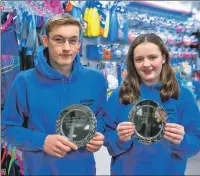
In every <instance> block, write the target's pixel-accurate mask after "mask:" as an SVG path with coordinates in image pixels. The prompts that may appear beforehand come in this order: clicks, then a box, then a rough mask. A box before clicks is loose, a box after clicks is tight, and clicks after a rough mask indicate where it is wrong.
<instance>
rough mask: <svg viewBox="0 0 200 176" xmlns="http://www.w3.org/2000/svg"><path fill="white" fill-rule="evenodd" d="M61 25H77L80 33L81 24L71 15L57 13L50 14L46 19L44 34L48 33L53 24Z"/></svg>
mask: <svg viewBox="0 0 200 176" xmlns="http://www.w3.org/2000/svg"><path fill="white" fill-rule="evenodd" d="M61 25H75V26H78V27H79V30H80V34H81V29H82V28H81V24H80V22H79V21H78V20H77V19H76V18H74V17H72V16H71V15H69V14H67V13H62V14H57V15H55V16H52V17H51V18H50V19H48V21H47V22H46V35H47V36H48V35H49V32H51V30H52V29H53V28H54V27H55V26H61Z"/></svg>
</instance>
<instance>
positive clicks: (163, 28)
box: [0, 0, 200, 175]
mask: <svg viewBox="0 0 200 176" xmlns="http://www.w3.org/2000/svg"><path fill="white" fill-rule="evenodd" d="M154 2H155V1H154ZM184 5H185V6H186V5H189V3H188V4H187V3H186V2H185V4H183V6H184ZM190 5H191V8H190V9H189V8H188V9H187V8H185V9H187V10H183V9H181V8H180V9H179V8H178V7H176V8H172V7H167V6H166V4H165V7H163V6H162V5H160V4H155V3H152V2H150V1H142V2H139V1H131V2H129V1H59V0H43V1H30V0H26V1H2V2H1V5H0V9H1V12H2V13H1V24H2V27H1V45H2V47H1V85H2V86H1V87H2V89H1V99H2V101H1V109H2V110H3V107H4V105H5V103H6V97H7V94H8V90H9V88H10V86H11V84H12V83H13V81H14V79H15V77H16V75H17V74H18V73H19V72H20V71H23V70H26V69H30V68H33V67H34V55H35V52H36V50H37V48H38V47H39V46H40V45H42V41H41V37H42V35H44V34H45V22H46V21H47V19H48V18H49V17H51V16H53V15H55V14H58V13H69V14H71V15H72V16H74V17H76V18H77V19H79V20H80V22H81V24H82V27H83V32H82V34H81V38H82V45H81V49H80V56H81V61H82V63H83V64H84V65H85V66H87V67H93V68H97V69H99V70H101V71H102V73H103V74H104V76H105V78H106V80H107V83H108V93H109V92H110V91H112V90H113V89H115V88H116V87H118V86H119V85H120V84H121V82H122V81H123V79H124V77H125V76H126V66H125V60H126V55H127V52H128V48H129V46H130V44H131V42H133V41H134V39H135V38H136V37H137V36H138V35H140V34H143V33H149V32H151V33H152V32H153V33H156V34H158V35H159V36H160V37H161V38H162V39H163V40H164V41H165V43H166V45H167V47H168V49H169V52H170V55H171V65H172V66H173V68H174V70H175V71H176V73H177V78H178V79H179V81H180V82H181V84H184V85H186V86H187V87H188V88H190V90H191V91H192V92H193V94H194V96H195V98H196V99H197V100H200V21H199V19H200V18H199V19H198V18H197V17H196V16H197V14H199V13H200V12H198V10H199V9H198V8H196V9H197V12H196V13H194V12H192V11H191V9H193V8H194V4H190ZM192 5H193V6H192ZM198 6H200V4H195V7H198ZM1 151H2V156H1V166H2V170H1V173H2V175H6V174H7V175H23V164H22V157H21V152H20V149H16V148H13V146H10V145H7V144H5V143H2V146H1Z"/></svg>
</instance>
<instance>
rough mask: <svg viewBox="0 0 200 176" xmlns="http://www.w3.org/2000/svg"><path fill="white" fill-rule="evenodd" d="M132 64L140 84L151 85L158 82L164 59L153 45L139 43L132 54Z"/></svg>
mask: <svg viewBox="0 0 200 176" xmlns="http://www.w3.org/2000/svg"><path fill="white" fill-rule="evenodd" d="M133 55H134V58H133V62H134V65H135V68H136V70H137V73H138V74H139V76H140V78H141V80H142V82H144V83H145V84H147V85H153V84H156V83H158V82H160V74H161V71H162V66H163V64H164V63H165V58H164V57H163V56H162V53H161V51H160V49H159V47H158V46H157V45H156V44H154V43H149V42H145V43H141V44H139V45H138V46H137V47H136V48H135V50H134V52H133Z"/></svg>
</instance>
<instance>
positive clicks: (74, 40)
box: [69, 39, 78, 44]
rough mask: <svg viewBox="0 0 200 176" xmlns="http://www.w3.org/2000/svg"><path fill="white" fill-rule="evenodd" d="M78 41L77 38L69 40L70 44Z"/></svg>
mask: <svg viewBox="0 0 200 176" xmlns="http://www.w3.org/2000/svg"><path fill="white" fill-rule="evenodd" d="M77 42H78V40H76V39H70V40H69V43H70V44H76V43H77Z"/></svg>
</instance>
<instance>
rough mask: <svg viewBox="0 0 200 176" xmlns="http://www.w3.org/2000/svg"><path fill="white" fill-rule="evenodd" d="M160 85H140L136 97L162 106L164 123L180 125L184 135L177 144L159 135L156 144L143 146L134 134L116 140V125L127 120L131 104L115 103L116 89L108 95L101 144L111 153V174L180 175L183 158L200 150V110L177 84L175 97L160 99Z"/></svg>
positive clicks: (185, 160)
mask: <svg viewBox="0 0 200 176" xmlns="http://www.w3.org/2000/svg"><path fill="white" fill-rule="evenodd" d="M160 86H161V85H160V84H156V85H153V86H147V85H145V84H143V83H142V84H141V87H140V92H141V96H140V99H141V100H143V99H149V100H153V101H156V102H158V103H160V104H161V106H162V107H164V108H165V110H166V112H167V116H168V118H167V122H169V123H178V124H181V125H182V126H184V128H185V136H184V139H183V140H182V142H181V143H180V144H179V145H175V144H172V143H170V142H169V141H168V140H167V139H165V138H163V139H161V140H160V141H159V142H158V143H156V144H152V145H144V144H142V143H140V142H138V141H137V140H136V139H134V137H132V138H131V140H130V141H128V142H123V141H120V139H119V137H118V135H117V132H116V128H117V125H118V124H119V123H121V122H124V121H128V113H129V111H130V110H131V108H132V106H133V104H129V105H123V104H120V103H119V92H120V88H117V89H116V90H115V91H114V92H113V93H112V95H111V96H110V98H109V100H108V103H107V108H106V109H107V110H106V111H107V117H106V118H105V119H104V121H105V125H106V131H105V133H104V135H105V146H106V147H107V149H108V151H109V154H110V155H111V156H112V162H111V174H112V175H183V174H184V171H185V168H186V162H187V158H188V157H191V156H193V155H195V154H196V153H197V152H198V151H199V150H200V112H199V109H198V106H197V104H196V101H195V99H194V97H193V95H192V93H191V92H190V91H189V90H188V89H187V88H185V87H183V86H180V96H179V98H178V100H175V99H170V100H168V101H167V102H161V100H160V92H159V88H160Z"/></svg>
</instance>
